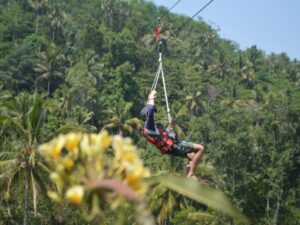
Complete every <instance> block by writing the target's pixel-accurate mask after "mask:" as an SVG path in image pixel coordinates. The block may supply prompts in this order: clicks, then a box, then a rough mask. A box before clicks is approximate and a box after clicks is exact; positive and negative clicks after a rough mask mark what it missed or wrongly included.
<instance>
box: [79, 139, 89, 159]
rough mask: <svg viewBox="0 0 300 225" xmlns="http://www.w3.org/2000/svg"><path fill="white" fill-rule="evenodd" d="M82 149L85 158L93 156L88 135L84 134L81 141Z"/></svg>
mask: <svg viewBox="0 0 300 225" xmlns="http://www.w3.org/2000/svg"><path fill="white" fill-rule="evenodd" d="M80 149H81V153H82V154H83V155H84V156H90V155H91V147H90V143H89V136H88V135H87V134H84V135H83V137H82V139H81V142H80Z"/></svg>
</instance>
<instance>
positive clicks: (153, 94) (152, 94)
mask: <svg viewBox="0 0 300 225" xmlns="http://www.w3.org/2000/svg"><path fill="white" fill-rule="evenodd" d="M156 95H157V92H156V91H155V90H153V91H151V92H150V94H149V95H148V101H147V105H155V102H154V99H155V98H156Z"/></svg>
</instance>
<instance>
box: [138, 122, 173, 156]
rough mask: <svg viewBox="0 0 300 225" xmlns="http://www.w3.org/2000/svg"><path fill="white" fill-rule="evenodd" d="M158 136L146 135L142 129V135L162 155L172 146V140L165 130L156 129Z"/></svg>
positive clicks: (145, 131)
mask: <svg viewBox="0 0 300 225" xmlns="http://www.w3.org/2000/svg"><path fill="white" fill-rule="evenodd" d="M158 131H159V134H148V133H147V130H146V129H145V128H144V131H143V135H144V136H145V137H146V138H147V140H148V141H149V142H150V143H151V144H153V145H154V146H155V147H156V148H158V149H159V151H160V152H161V153H162V154H164V153H166V152H167V151H169V150H170V149H171V148H172V147H173V145H174V139H173V138H171V137H170V136H169V135H168V132H167V131H166V130H165V129H162V128H158Z"/></svg>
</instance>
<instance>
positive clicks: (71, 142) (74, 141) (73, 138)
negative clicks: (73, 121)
mask: <svg viewBox="0 0 300 225" xmlns="http://www.w3.org/2000/svg"><path fill="white" fill-rule="evenodd" d="M80 140H81V134H80V133H68V134H67V135H66V143H65V146H66V148H67V149H68V150H69V151H71V152H73V151H75V150H76V149H77V147H78V144H79V142H80Z"/></svg>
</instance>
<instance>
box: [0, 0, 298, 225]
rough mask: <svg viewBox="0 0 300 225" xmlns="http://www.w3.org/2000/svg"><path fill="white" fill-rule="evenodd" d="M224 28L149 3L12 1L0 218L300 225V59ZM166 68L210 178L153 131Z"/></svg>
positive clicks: (4, 61)
mask: <svg viewBox="0 0 300 225" xmlns="http://www.w3.org/2000/svg"><path fill="white" fill-rule="evenodd" d="M158 18H159V19H158ZM158 26H159V34H158V30H157V27H158ZM219 32H220V30H219V29H217V28H215V27H213V26H212V25H211V24H209V23H207V22H205V21H204V20H203V19H202V18H201V14H200V15H199V17H198V18H197V17H196V18H189V17H188V16H185V15H180V14H176V13H173V12H172V11H170V10H168V9H167V8H165V7H163V6H158V5H156V4H155V3H154V2H153V1H150V0H67V1H62V0H0V225H15V224H23V225H48V224H49V225H79V224H80V225H82V224H87V225H156V224H157V225H243V224H245V225H246V224H248V225H250V224H252V225H299V224H300V61H299V60H297V59H292V58H290V57H289V56H288V55H287V54H286V53H276V54H275V53H269V54H267V53H265V52H264V50H263V49H259V48H258V47H257V46H256V45H253V46H251V47H249V48H247V49H243V50H242V49H241V48H240V47H239V45H238V44H237V43H235V42H234V41H231V40H228V39H225V38H221V37H220V34H219ZM158 39H159V49H158ZM159 55H160V56H161V58H160V60H159ZM159 65H162V66H163V73H164V77H158V78H159V79H157V80H156V81H157V83H156V86H155V87H156V91H157V97H156V99H155V105H156V115H155V120H156V122H159V123H160V124H162V125H164V126H167V125H168V114H170V115H171V117H172V123H173V125H174V131H175V133H176V136H177V138H178V139H179V140H185V141H189V142H193V143H199V144H201V145H203V146H204V147H205V150H204V153H203V156H202V157H201V159H200V160H199V163H198V165H197V167H196V170H195V175H196V177H197V180H195V179H190V178H189V177H186V176H185V175H186V174H185V170H186V163H187V161H186V159H185V158H182V157H174V156H173V155H170V154H161V153H160V151H159V150H158V149H157V148H156V147H155V146H154V145H152V144H151V143H149V141H147V138H145V136H144V134H143V133H144V132H143V130H144V128H143V126H144V121H143V118H141V116H140V111H141V109H143V108H144V106H145V105H146V103H147V100H148V95H149V93H150V91H151V90H152V89H153V81H155V77H156V75H157V74H158V72H157V71H158V70H157V69H158V67H159ZM160 78H164V79H163V82H162V79H160ZM151 87H152V88H151ZM166 96H167V97H168V99H167V101H166ZM166 103H167V105H166Z"/></svg>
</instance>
